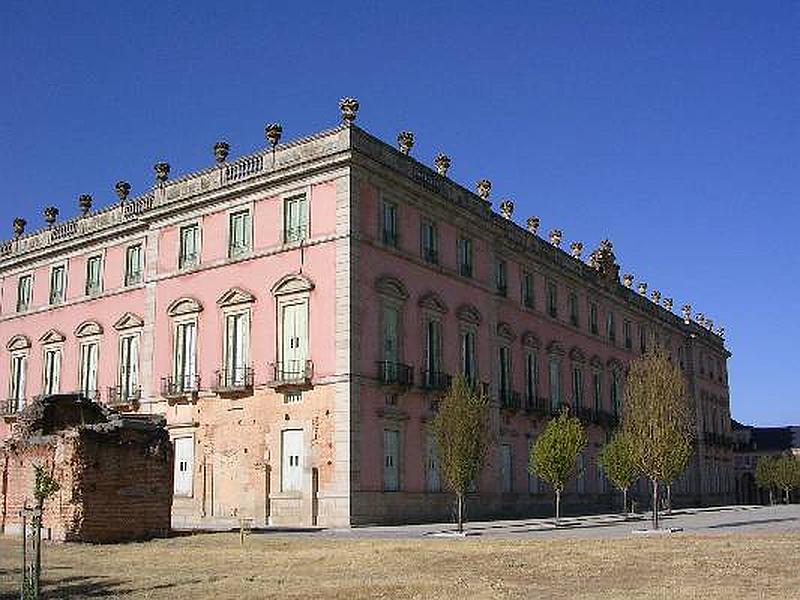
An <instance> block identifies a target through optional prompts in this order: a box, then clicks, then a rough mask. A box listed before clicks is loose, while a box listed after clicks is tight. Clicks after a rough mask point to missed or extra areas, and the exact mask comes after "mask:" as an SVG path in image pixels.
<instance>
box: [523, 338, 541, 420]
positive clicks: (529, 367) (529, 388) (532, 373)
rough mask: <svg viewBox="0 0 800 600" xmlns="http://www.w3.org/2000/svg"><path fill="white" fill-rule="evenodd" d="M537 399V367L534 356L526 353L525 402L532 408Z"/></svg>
mask: <svg viewBox="0 0 800 600" xmlns="http://www.w3.org/2000/svg"><path fill="white" fill-rule="evenodd" d="M538 397H539V365H538V361H537V360H536V354H534V353H533V352H528V353H527V354H526V355H525V402H526V403H527V405H528V406H529V407H530V406H533V405H534V404H535V403H536V399H537V398H538Z"/></svg>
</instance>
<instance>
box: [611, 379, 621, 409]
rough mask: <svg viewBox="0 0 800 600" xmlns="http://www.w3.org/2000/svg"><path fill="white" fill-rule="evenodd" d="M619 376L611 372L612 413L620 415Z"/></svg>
mask: <svg viewBox="0 0 800 600" xmlns="http://www.w3.org/2000/svg"><path fill="white" fill-rule="evenodd" d="M619 391H620V390H619V374H618V373H617V372H616V371H611V412H613V413H614V414H615V415H618V414H619Z"/></svg>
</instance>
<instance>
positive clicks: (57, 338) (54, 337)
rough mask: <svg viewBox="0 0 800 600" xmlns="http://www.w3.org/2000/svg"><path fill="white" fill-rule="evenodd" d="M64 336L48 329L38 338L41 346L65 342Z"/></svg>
mask: <svg viewBox="0 0 800 600" xmlns="http://www.w3.org/2000/svg"><path fill="white" fill-rule="evenodd" d="M66 339H67V338H66V336H65V335H64V334H63V333H61V332H60V331H58V330H56V329H49V330H48V331H47V332H46V333H45V334H44V335H43V336H42V337H40V338H39V342H40V343H42V344H58V343H61V342H63V341H64V340H66Z"/></svg>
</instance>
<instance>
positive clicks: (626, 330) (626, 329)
mask: <svg viewBox="0 0 800 600" xmlns="http://www.w3.org/2000/svg"><path fill="white" fill-rule="evenodd" d="M622 332H623V335H624V336H625V348H627V349H628V350H630V349H631V348H632V347H633V339H632V337H631V322H630V321H628V320H625V322H623V324H622Z"/></svg>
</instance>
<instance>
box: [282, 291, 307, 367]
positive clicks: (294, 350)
mask: <svg viewBox="0 0 800 600" xmlns="http://www.w3.org/2000/svg"><path fill="white" fill-rule="evenodd" d="M281 331H282V339H281V348H280V350H281V354H280V356H281V358H280V360H281V373H280V375H281V379H284V380H292V379H294V380H297V379H303V378H304V377H305V373H306V358H307V351H308V304H307V303H306V302H305V301H303V302H293V303H291V304H284V305H283V306H282V307H281Z"/></svg>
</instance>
